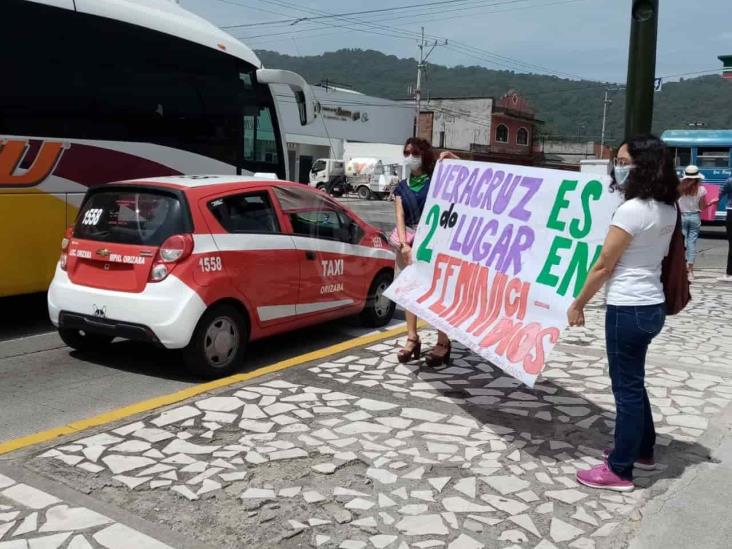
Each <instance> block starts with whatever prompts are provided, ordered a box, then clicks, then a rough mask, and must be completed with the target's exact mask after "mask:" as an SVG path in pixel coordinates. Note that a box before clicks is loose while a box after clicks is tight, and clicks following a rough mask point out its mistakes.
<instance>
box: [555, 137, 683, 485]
mask: <svg viewBox="0 0 732 549" xmlns="http://www.w3.org/2000/svg"><path fill="white" fill-rule="evenodd" d="M617 162H618V165H620V166H625V167H628V168H629V171H630V174H629V176H628V181H627V184H626V185H625V188H624V192H625V202H624V203H623V204H622V205H621V206H620V207H619V208H618V209H617V210H616V212H615V214H614V216H613V220H612V222H611V226H610V229H609V230H608V234H607V237H606V239H605V243H604V245H603V248H602V252H601V254H600V258H599V259H598V261H597V263H596V264H595V266H594V267H593V268H592V270H591V271H590V274H589V275H588V277H587V280H586V282H585V285H584V287H583V288H582V291H581V292H580V294H579V296H578V297H577V299H576V300H575V302H574V303H573V304H572V305H571V306H570V308H569V310H568V311H567V320H568V322H569V325H570V326H584V324H585V315H584V308H585V306H586V305H587V303H588V302H589V301H590V300H591V299H592V297H593V296H594V295H595V294H596V293H597V292H598V291H599V290H600V288H601V287H602V285H603V284H605V283H607V312H606V316H605V340H606V346H607V358H608V363H609V366H610V380H611V384H612V390H613V395H614V396H615V406H616V419H615V446H614V448H613V449H612V450H609V451H608V452H607V454H606V455H607V461H606V462H605V463H603V464H601V465H598V466H596V467H593V468H592V469H589V470H586V471H579V472H578V473H577V480H578V481H579V482H580V483H581V484H584V485H586V486H590V487H592V488H602V489H607V490H616V491H629V490H632V489H633V488H634V485H633V467H634V465H635V466H642V467H643V468H647V469H648V468H653V467H655V462H654V460H653V451H654V446H655V442H656V432H655V429H654V427H653V417H652V415H651V404H650V401H649V400H648V393H647V392H646V388H645V363H646V352H647V351H648V346H649V344H650V343H651V340H653V338H654V337H656V336H657V335H658V334H659V333H660V332H661V329H662V328H663V325H664V323H665V321H666V308H665V296H664V293H663V285H662V284H661V263H662V261H663V258H664V257H665V256H666V255H667V254H668V249H669V243H670V242H671V235H672V234H673V231H674V227H675V226H676V218H677V211H676V201H677V200H678V198H679V190H678V186H679V180H678V178H677V177H676V173H675V171H674V166H673V160H672V158H671V155H670V154H669V152H668V150H667V149H666V146H665V145H664V144H663V142H662V141H661V140H660V139H658V138H657V137H655V136H641V137H635V138H633V139H631V140H629V141H628V142H627V143H625V144H623V145H622V146H621V147H620V150H619V151H618V160H617Z"/></svg>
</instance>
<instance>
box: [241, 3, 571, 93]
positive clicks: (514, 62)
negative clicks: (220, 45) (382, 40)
mask: <svg viewBox="0 0 732 549" xmlns="http://www.w3.org/2000/svg"><path fill="white" fill-rule="evenodd" d="M517 1H518V0H514V1H513V2H499V3H494V4H488V5H486V4H483V5H482V6H481V8H483V9H484V8H486V7H490V6H502V5H506V4H509V3H517ZM521 1H524V2H525V1H531V0H521ZM576 1H583V0H562V1H560V2H553V3H550V4H547V5H554V4H557V3H570V2H576ZM269 3H274V4H276V5H279V6H282V7H288V8H291V9H297V10H299V11H303V12H306V13H308V12H309V13H317V14H322V15H333V14H328V13H327V12H323V11H320V10H312V9H305V8H301V7H299V6H296V5H293V4H291V3H288V2H277V1H271V2H269ZM526 7H534V6H525V7H523V8H514V9H525V8H526ZM538 7H541V6H538ZM461 9H466V8H465V7H463V8H461ZM470 9H475V7H473V8H470ZM443 11H446V10H443ZM503 11H507V10H503ZM334 16H335V17H336V18H338V19H340V20H343V21H347V22H351V23H355V24H358V25H362V26H366V27H368V28H371V29H377V30H367V29H364V28H354V27H349V26H343V25H341V27H342V28H343V29H345V30H351V31H356V32H366V33H369V34H377V35H381V36H387V37H391V38H400V39H410V37H409V36H407V35H411V36H412V37H414V38H418V35H417V34H416V33H414V32H412V31H409V30H407V29H404V28H400V27H392V29H394V30H397V31H399V32H400V33H401V32H403V33H404V34H405V35H404V36H403V35H402V34H398V35H397V34H393V33H386V32H383V31H384V30H385V29H384V27H382V26H378V25H374V24H373V23H370V22H368V21H363V20H358V19H351V18H346V17H343V16H339V15H337V14H336V15H334ZM387 29H388V27H387ZM310 30H314V29H312V28H311V29H304V30H303V32H307V31H310ZM291 32H292V31H288V32H283V33H276V34H271V33H269V34H261V35H255V36H248V37H243V38H245V39H248V40H251V39H255V38H259V37H271V36H276V35H281V34H288V35H289V34H291ZM295 32H297V31H295ZM339 32H340V31H339ZM331 34H334V33H331ZM430 38H434V39H442V40H444V39H445V37H442V36H437V35H430ZM454 44H455V45H456V46H458V47H459V48H462V50H470V51H471V52H472V55H470V56H471V57H473V58H476V59H478V60H480V61H484V62H488V63H491V64H493V65H496V66H498V67H507V68H510V69H513V70H524V71H527V70H528V71H539V72H544V73H549V74H554V75H557V76H564V77H567V76H569V77H573V78H578V79H582V77H581V76H579V75H575V74H571V73H562V72H558V71H554V70H552V69H549V68H548V67H544V66H541V65H536V64H532V63H526V62H523V61H520V60H518V59H513V58H510V57H506V56H501V55H499V54H495V53H493V52H490V51H488V50H481V49H479V48H475V47H473V46H471V45H469V44H463V43H459V42H457V43H454ZM459 48H451V49H454V50H457V51H460V49H459ZM461 53H463V54H468V53H467V52H466V51H461ZM476 55H481V57H476Z"/></svg>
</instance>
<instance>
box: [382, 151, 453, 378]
mask: <svg viewBox="0 0 732 549" xmlns="http://www.w3.org/2000/svg"><path fill="white" fill-rule="evenodd" d="M443 158H457V156H455V155H454V154H453V153H450V152H443V153H442V154H441V155H440V159H443ZM404 162H405V164H406V165H407V167H408V168H409V171H410V173H409V175H408V176H407V178H406V179H404V180H402V181H400V182H399V184H398V185H397V188H396V189H395V190H394V200H395V208H396V228H395V229H394V233H393V236H392V238H391V239H390V240H392V244H393V245H394V247H395V248H397V266H398V267H399V269H400V270H401V269H404V268H405V267H406V266H407V265H409V264H410V263H411V262H412V242H413V241H414V235H415V233H416V232H417V225H419V219H420V218H421V217H422V210H424V205H425V202H426V201H427V193H428V191H429V188H430V179H431V177H432V172H433V171H434V169H435V164H436V158H435V151H434V149H433V148H432V145H431V144H430V142H429V141H427V140H426V139H420V138H418V137H410V138H409V139H407V142H406V143H405V144H404ZM405 315H406V318H407V344H406V345H405V346H404V348H403V349H402V350H401V351H399V353H398V354H397V359H398V360H399V362H402V363H406V362H409V361H410V360H412V359H419V358H420V355H421V350H422V342H421V340H420V339H419V334H418V333H417V316H416V315H414V314H413V313H410V312H409V311H406V313H405ZM451 350H452V346H451V344H450V340H449V339H448V337H447V334H445V333H443V332H437V345H435V347H434V348H433V349H432V350H431V351H430V352H429V353H427V355H426V356H425V363H426V364H427V365H428V366H430V367H437V366H440V365H441V364H445V363H447V362H448V361H449V360H450V353H451Z"/></svg>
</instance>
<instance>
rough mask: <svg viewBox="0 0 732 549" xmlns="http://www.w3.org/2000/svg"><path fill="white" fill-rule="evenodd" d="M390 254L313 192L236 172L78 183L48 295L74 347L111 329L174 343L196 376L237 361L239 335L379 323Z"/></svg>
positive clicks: (99, 339)
mask: <svg viewBox="0 0 732 549" xmlns="http://www.w3.org/2000/svg"><path fill="white" fill-rule="evenodd" d="M394 260H395V256H394V253H393V251H392V250H391V249H390V248H389V244H388V242H387V240H386V238H385V237H384V236H383V234H382V233H381V232H380V231H379V229H377V228H375V227H373V226H372V225H370V224H368V223H366V222H365V221H363V220H362V219H360V218H359V217H358V216H357V215H356V214H355V213H353V212H352V211H350V210H349V209H347V208H345V207H344V206H342V205H341V204H338V203H337V202H335V201H334V200H332V199H331V198H329V197H327V196H326V195H324V194H323V193H320V192H318V191H315V190H312V189H310V188H308V187H304V186H302V185H298V184H295V183H289V182H284V181H272V180H264V179H261V178H256V177H242V176H193V177H186V176H177V177H161V178H154V179H144V180H138V181H130V182H124V183H112V184H108V185H104V186H100V187H96V188H94V189H91V190H89V191H88V192H87V194H86V196H85V198H84V201H83V204H82V206H81V210H80V213H79V216H78V218H77V221H76V224H75V226H74V227H72V228H69V229H68V230H67V232H66V235H65V237H64V238H63V241H62V243H61V258H60V260H59V262H58V265H57V267H56V273H55V276H54V279H53V282H52V283H51V287H50V289H49V292H48V309H49V313H50V317H51V321H52V322H53V323H54V325H55V326H57V327H58V331H59V334H60V336H61V338H62V339H63V341H64V342H65V343H66V344H67V345H69V346H70V347H72V348H74V349H78V350H89V349H103V348H105V347H106V346H107V345H108V344H109V343H110V342H111V341H112V339H114V338H115V337H121V338H126V339H133V340H140V341H146V342H149V343H154V344H157V345H161V346H163V347H165V348H167V349H184V351H185V352H184V353H183V355H182V356H183V361H184V363H185V365H186V366H187V367H188V368H189V369H190V370H191V371H193V372H195V373H196V374H199V375H201V376H204V377H218V376H223V375H226V374H229V373H231V372H232V371H234V370H236V369H237V368H240V367H241V365H242V361H243V358H244V351H245V348H246V344H247V342H249V341H252V340H255V339H260V338H263V337H267V336H271V335H274V334H278V333H282V332H287V331H290V330H295V329H298V328H302V327H304V326H308V325H311V324H316V323H320V322H324V321H327V320H333V319H336V318H341V317H346V316H351V315H359V316H360V319H361V320H362V321H363V323H364V324H366V325H368V326H383V325H385V324H387V323H388V322H389V321H390V320H391V318H392V316H393V314H394V309H395V306H394V304H393V303H392V302H391V301H389V300H388V299H386V298H385V297H384V291H385V290H386V289H387V288H388V286H389V285H390V284H391V282H392V279H393V277H394Z"/></svg>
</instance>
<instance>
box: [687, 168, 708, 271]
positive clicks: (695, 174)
mask: <svg viewBox="0 0 732 549" xmlns="http://www.w3.org/2000/svg"><path fill="white" fill-rule="evenodd" d="M702 181H704V176H703V175H702V174H701V173H699V168H697V167H696V166H694V165H693V164H692V165H690V166H687V168H686V169H685V170H684V177H683V178H682V179H681V185H679V193H680V194H681V197H680V198H679V210H680V211H681V230H682V231H683V232H684V244H685V246H686V268H687V270H688V271H689V278H692V277H693V276H694V261H695V260H696V241H697V240H699V231H701V212H702V210H705V209H706V208H707V206H708V205H710V206H711V205H712V204H716V202H713V203H710V204H707V201H706V196H707V190H706V188H704V187H703V186H702V185H700V183H701V182H702Z"/></svg>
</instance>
